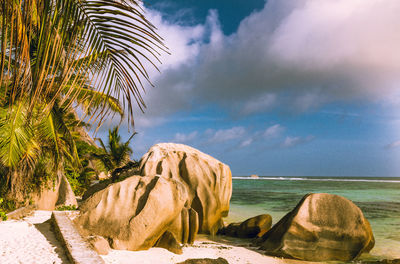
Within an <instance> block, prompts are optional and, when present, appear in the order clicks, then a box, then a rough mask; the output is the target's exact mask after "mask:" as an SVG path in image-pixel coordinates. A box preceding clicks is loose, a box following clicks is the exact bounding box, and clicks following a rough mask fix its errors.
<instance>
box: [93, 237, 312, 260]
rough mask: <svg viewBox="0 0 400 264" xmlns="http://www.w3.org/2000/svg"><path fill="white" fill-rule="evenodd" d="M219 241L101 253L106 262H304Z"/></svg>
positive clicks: (199, 241)
mask: <svg viewBox="0 0 400 264" xmlns="http://www.w3.org/2000/svg"><path fill="white" fill-rule="evenodd" d="M232 244H233V243H230V244H226V243H221V242H215V241H211V240H209V239H207V238H205V237H203V238H201V237H200V239H199V240H198V241H196V242H195V243H194V244H193V246H188V247H184V248H183V254H182V255H177V254H174V253H171V252H169V251H168V250H166V249H163V248H151V249H149V250H143V251H126V250H112V251H111V252H110V253H109V254H108V255H101V257H102V258H103V259H104V260H105V262H106V263H109V264H111V263H112V264H131V263H140V264H172V263H174V264H175V263H179V262H182V261H185V260H186V259H191V258H212V259H216V258H219V257H221V258H224V259H226V260H227V261H228V262H229V264H269V263H271V264H281V263H282V264H283V263H286V264H287V263H291V264H298V263H304V262H302V261H295V260H286V259H285V260H283V259H280V258H274V257H270V256H266V255H263V254H261V253H260V252H257V250H256V248H250V247H246V248H245V247H238V246H234V245H232Z"/></svg>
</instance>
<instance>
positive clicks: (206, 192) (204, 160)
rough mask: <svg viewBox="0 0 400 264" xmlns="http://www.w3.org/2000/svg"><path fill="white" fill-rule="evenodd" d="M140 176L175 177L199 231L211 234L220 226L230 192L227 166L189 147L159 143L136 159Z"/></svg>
mask: <svg viewBox="0 0 400 264" xmlns="http://www.w3.org/2000/svg"><path fill="white" fill-rule="evenodd" d="M140 175H160V176H161V177H163V178H167V179H175V180H177V181H179V182H181V183H182V184H184V186H185V187H186V189H187V192H188V194H189V198H188V203H187V206H188V207H191V208H193V209H194V210H196V212H197V213H198V216H199V232H202V233H211V234H215V233H216V232H217V230H218V229H220V228H221V227H223V221H222V217H224V216H227V214H228V211H229V200H230V198H231V195H232V175H231V171H230V169H229V166H227V165H226V164H224V163H222V162H220V161H218V160H217V159H215V158H213V157H211V156H209V155H207V154H204V153H203V152H200V151H199V150H197V149H194V148H192V147H189V146H186V145H182V144H173V143H160V144H156V145H154V146H153V147H151V148H150V150H149V151H148V152H147V153H146V154H145V155H144V156H143V157H142V159H141V161H140Z"/></svg>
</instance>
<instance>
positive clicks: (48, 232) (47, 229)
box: [34, 219, 71, 264]
mask: <svg viewBox="0 0 400 264" xmlns="http://www.w3.org/2000/svg"><path fill="white" fill-rule="evenodd" d="M34 226H35V228H36V229H37V230H39V232H40V233H42V234H43V235H44V237H45V238H46V239H47V241H48V242H49V243H50V244H51V245H52V246H53V247H54V248H55V250H54V251H55V252H56V253H57V255H58V256H59V258H60V259H61V260H62V263H65V264H70V263H71V262H70V261H69V260H68V257H67V255H66V253H65V250H64V247H63V245H62V243H61V242H60V241H59V240H58V239H57V237H56V235H55V234H54V231H53V227H52V225H51V221H50V219H49V220H47V221H45V222H43V223H38V224H34Z"/></svg>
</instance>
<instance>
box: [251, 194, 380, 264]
mask: <svg viewBox="0 0 400 264" xmlns="http://www.w3.org/2000/svg"><path fill="white" fill-rule="evenodd" d="M258 244H259V245H260V246H261V249H264V250H265V252H266V254H267V255H274V256H279V257H286V258H294V259H301V260H307V261H333V260H339V261H350V260H353V259H355V258H357V257H358V256H359V255H360V254H362V253H363V252H369V251H370V250H371V249H372V248H373V247H374V244H375V240H374V236H373V233H372V230H371V226H370V224H369V222H368V220H367V219H366V218H365V217H364V215H363V213H362V212H361V210H360V208H358V207H357V206H356V205H355V204H354V203H353V202H351V201H350V200H348V199H346V198H344V197H341V196H338V195H333V194H327V193H316V194H307V195H306V196H304V197H303V199H302V200H301V201H300V202H299V204H298V205H297V206H296V207H295V208H294V209H293V210H292V211H291V212H290V213H288V214H287V215H286V216H284V217H283V218H282V219H281V220H280V221H279V222H278V223H277V224H275V225H274V226H273V227H272V228H271V229H270V230H269V231H268V232H267V233H266V234H265V235H264V236H262V238H261V239H260V240H258Z"/></svg>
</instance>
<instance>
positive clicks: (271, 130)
mask: <svg viewBox="0 0 400 264" xmlns="http://www.w3.org/2000/svg"><path fill="white" fill-rule="evenodd" d="M284 130H285V128H284V127H283V126H281V125H279V124H276V125H273V126H270V127H268V128H267V129H266V130H265V131H264V133H263V137H264V138H272V137H276V136H279V135H280V134H281V133H282V132H283V131H284Z"/></svg>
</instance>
